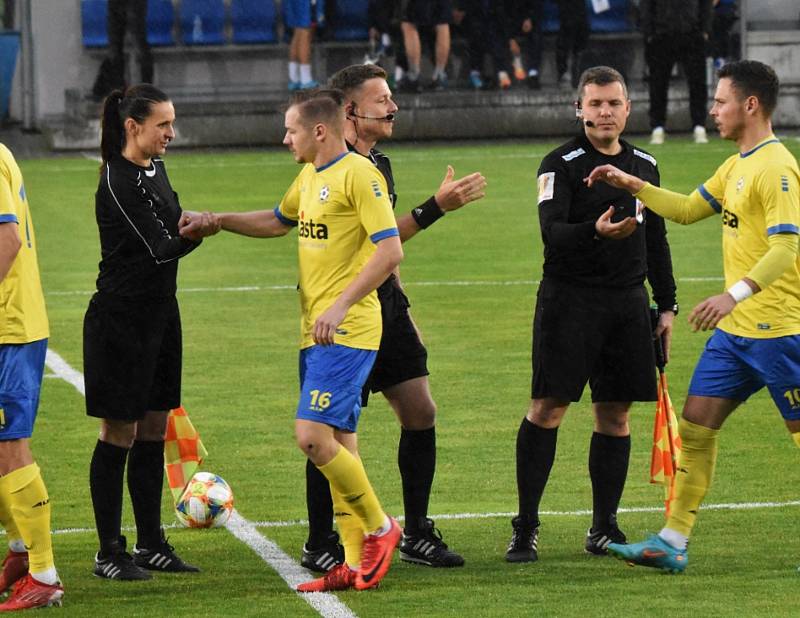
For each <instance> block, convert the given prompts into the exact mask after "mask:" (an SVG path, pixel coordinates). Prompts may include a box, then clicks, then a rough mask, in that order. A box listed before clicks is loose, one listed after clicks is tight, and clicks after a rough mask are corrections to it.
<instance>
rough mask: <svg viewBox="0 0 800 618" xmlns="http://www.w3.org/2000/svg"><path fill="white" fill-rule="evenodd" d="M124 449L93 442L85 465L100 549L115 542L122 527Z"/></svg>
mask: <svg viewBox="0 0 800 618" xmlns="http://www.w3.org/2000/svg"><path fill="white" fill-rule="evenodd" d="M127 458H128V449H126V448H122V447H121V446H114V445H113V444H110V443H108V442H103V441H101V440H98V441H97V444H96V445H95V447H94V453H92V463H91V464H90V466H89V490H90V492H91V494H92V507H94V520H95V523H96V525H97V535H98V536H99V537H100V550H101V552H102V551H103V550H104V549H105V547H106V546H107V545H108V544H112V543H117V541H118V539H119V536H120V526H121V524H122V480H123V478H124V476H125V460H126V459H127Z"/></svg>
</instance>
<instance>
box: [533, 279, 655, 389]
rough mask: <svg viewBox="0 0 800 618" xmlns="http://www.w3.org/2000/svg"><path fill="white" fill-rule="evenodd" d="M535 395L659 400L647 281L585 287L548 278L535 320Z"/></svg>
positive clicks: (539, 297) (540, 294)
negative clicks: (630, 285) (633, 284)
mask: <svg viewBox="0 0 800 618" xmlns="http://www.w3.org/2000/svg"><path fill="white" fill-rule="evenodd" d="M532 360H533V378H532V380H531V397H532V398H534V399H542V398H544V397H554V398H556V399H563V400H566V401H578V400H580V398H581V395H582V394H583V389H584V387H585V386H586V382H587V381H588V382H589V386H590V388H591V391H592V401H593V402H596V401H655V400H656V398H657V396H656V395H657V393H656V367H655V358H654V352H653V340H652V331H651V327H650V313H649V299H648V296H647V290H646V289H645V288H644V286H640V287H636V288H629V289H623V290H614V289H608V288H582V287H577V286H575V285H572V284H569V283H564V282H561V281H553V280H544V281H542V283H541V285H540V287H539V293H538V295H537V297H536V313H535V315H534V319H533V359H532Z"/></svg>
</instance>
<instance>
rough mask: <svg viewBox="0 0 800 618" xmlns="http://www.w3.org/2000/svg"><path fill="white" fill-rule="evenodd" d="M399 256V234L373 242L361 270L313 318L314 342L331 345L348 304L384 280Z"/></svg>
mask: <svg viewBox="0 0 800 618" xmlns="http://www.w3.org/2000/svg"><path fill="white" fill-rule="evenodd" d="M402 259H403V247H402V245H401V244H400V237H399V236H390V237H389V238H384V239H383V240H379V241H378V242H377V243H376V245H375V253H373V254H372V256H371V257H370V258H369V260H368V261H367V263H366V264H365V265H364V268H362V269H361V272H359V273H358V275H357V276H356V277H355V279H353V280H352V281H351V282H350V284H349V285H348V286H347V287H346V288H345V289H344V290H343V291H342V293H341V294H340V295H339V298H337V299H336V301H335V302H334V303H333V304H332V305H331V306H330V307H328V308H327V309H326V310H325V311H324V312H323V313H322V314H321V315H320V316H319V317H318V318H317V320H316V322H315V323H314V341H315V343H317V344H319V345H331V344H333V342H334V341H333V339H334V335H335V334H336V328H337V327H338V326H339V324H341V323H342V321H343V320H344V317H345V315H347V311H348V310H349V309H350V307H352V306H353V305H354V304H355V303H357V302H358V301H359V300H361V299H362V298H364V297H365V296H366V295H367V294H369V293H370V292H372V291H373V290H374V289H376V288H377V287H378V286H379V285H380V284H381V283H383V282H384V281H386V278H387V277H388V276H389V275H390V274H391V273H392V271H393V270H395V269H396V268H397V266H398V265H399V264H400V262H401V261H402Z"/></svg>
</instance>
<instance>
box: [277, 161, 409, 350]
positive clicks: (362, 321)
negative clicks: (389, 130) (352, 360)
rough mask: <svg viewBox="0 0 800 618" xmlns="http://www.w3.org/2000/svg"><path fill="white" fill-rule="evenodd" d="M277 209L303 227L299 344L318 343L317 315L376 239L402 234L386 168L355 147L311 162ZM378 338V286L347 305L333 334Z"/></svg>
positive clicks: (366, 344)
mask: <svg viewBox="0 0 800 618" xmlns="http://www.w3.org/2000/svg"><path fill="white" fill-rule="evenodd" d="M276 214H277V215H278V216H279V218H280V219H281V220H282V221H284V222H291V224H295V223H296V224H297V228H298V254H299V261H300V285H299V290H300V304H301V307H302V311H303V316H302V322H301V341H300V347H301V349H302V348H307V347H309V346H312V345H314V340H313V337H312V331H313V328H314V322H315V321H316V319H317V318H318V317H319V316H320V315H321V314H322V313H323V312H324V311H325V310H326V309H328V308H329V307H330V306H331V305H333V303H334V301H335V300H336V299H337V298H338V297H339V296H340V295H341V293H342V292H343V291H344V289H345V288H346V287H347V286H348V285H349V284H350V282H351V281H352V280H353V279H354V278H355V277H356V275H358V273H359V272H360V271H361V269H362V268H363V267H364V265H365V264H366V263H367V261H368V260H369V258H370V257H371V256H372V254H373V253H374V252H375V243H377V242H379V241H380V240H382V239H384V238H388V237H390V236H397V235H398V232H397V224H396V222H395V218H394V213H393V212H392V203H391V200H390V199H389V192H388V191H387V189H386V181H385V180H384V178H383V176H382V175H381V173H380V172H379V171H378V169H377V168H376V167H375V166H374V165H373V164H372V163H371V162H370V161H369V160H368V159H366V158H365V157H361V156H358V155H355V154H351V153H344V154H342V155H341V156H339V157H337V158H336V159H334V160H333V161H331V162H330V163H328V164H327V165H324V166H322V167H320V168H318V169H317V168H315V167H314V166H313V165H311V164H308V165H306V166H305V167H304V168H303V171H301V172H300V174H298V176H297V178H296V179H295V181H294V182H293V183H292V185H291V187H289V190H288V191H287V192H286V195H284V196H283V199H282V200H281V203H280V204H279V205H278V207H277V208H276ZM380 340H381V308H380V303H379V302H378V297H377V295H376V294H375V292H374V291H373V292H370V293H369V294H367V295H366V296H365V297H364V298H362V299H361V300H360V301H358V302H357V303H356V304H354V305H353V306H352V307H350V310H349V311H348V312H347V315H346V316H345V318H344V321H343V322H342V323H341V324H340V325H339V328H338V329H337V330H336V336H335V341H336V343H337V344H340V345H345V346H348V347H352V348H360V349H364V350H377V349H378V346H379V344H380Z"/></svg>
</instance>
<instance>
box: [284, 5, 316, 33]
mask: <svg viewBox="0 0 800 618" xmlns="http://www.w3.org/2000/svg"><path fill="white" fill-rule="evenodd" d="M282 4H283V23H284V26H286V27H287V28H310V27H311V24H312V23H314V22H319V21H321V20H322V19H324V15H325V0H317V1H316V3H315V7H314V12H313V14H312V7H311V0H283V2H282Z"/></svg>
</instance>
